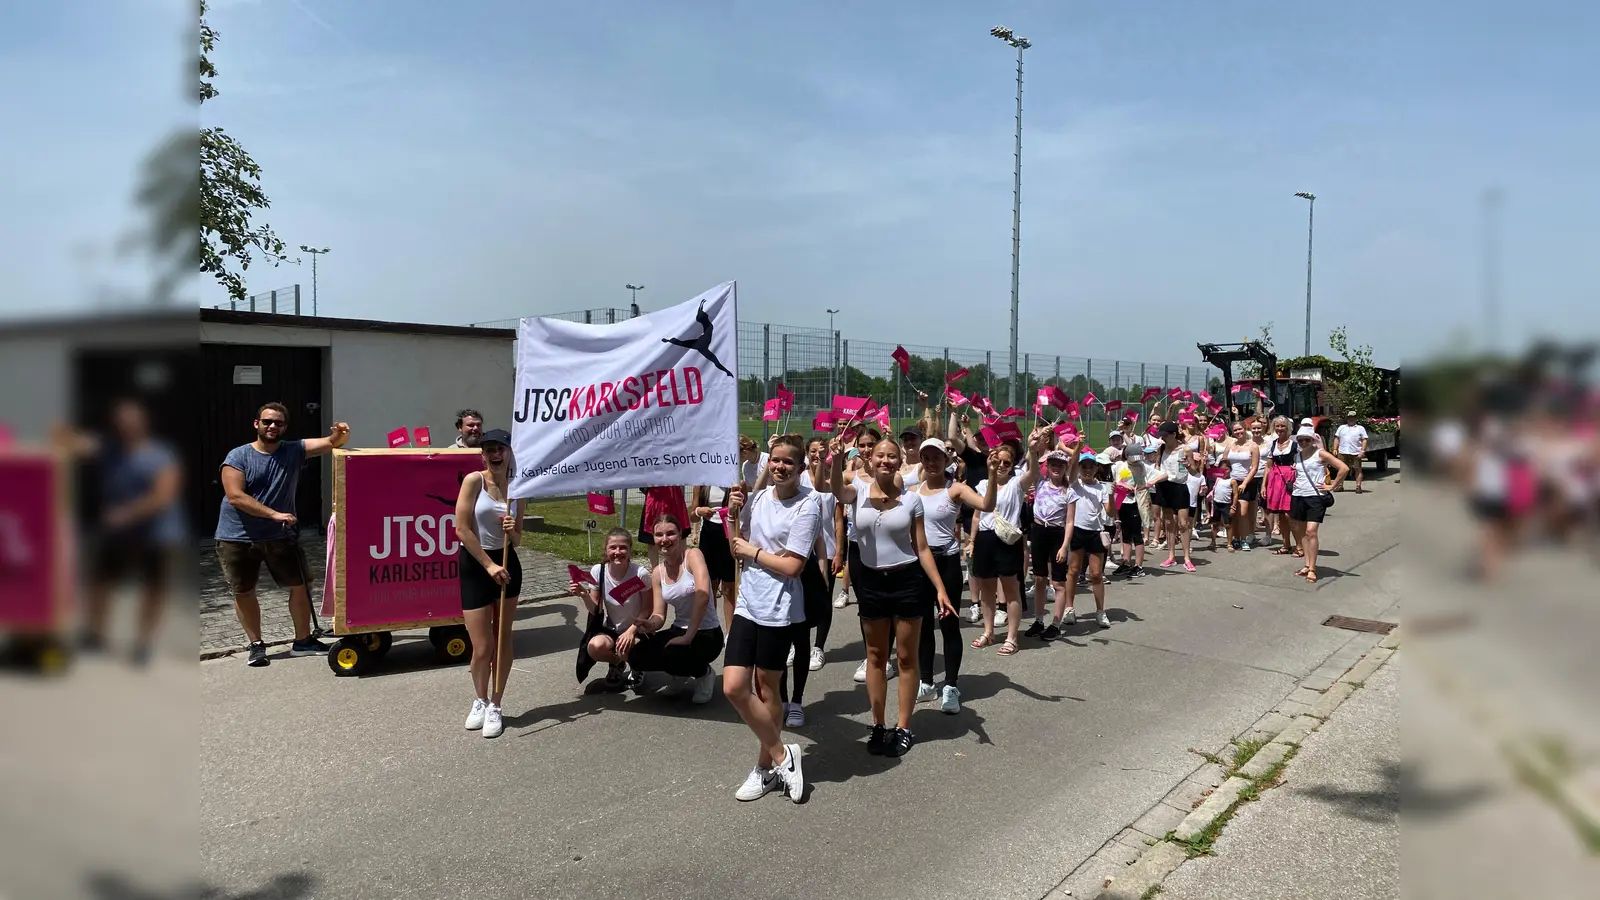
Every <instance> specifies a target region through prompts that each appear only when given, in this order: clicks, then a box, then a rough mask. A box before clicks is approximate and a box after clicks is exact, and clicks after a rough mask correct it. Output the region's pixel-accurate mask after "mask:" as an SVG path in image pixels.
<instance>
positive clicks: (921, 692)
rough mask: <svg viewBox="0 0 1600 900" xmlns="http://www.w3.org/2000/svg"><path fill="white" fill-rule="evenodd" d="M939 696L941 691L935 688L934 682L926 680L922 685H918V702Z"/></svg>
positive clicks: (924, 701)
mask: <svg viewBox="0 0 1600 900" xmlns="http://www.w3.org/2000/svg"><path fill="white" fill-rule="evenodd" d="M937 696H939V692H938V691H936V690H934V689H933V683H932V682H928V681H924V682H923V683H922V684H921V685H919V686H918V687H917V702H918V703H926V702H927V701H929V700H932V699H933V698H934V697H937Z"/></svg>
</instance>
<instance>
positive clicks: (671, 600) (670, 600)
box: [661, 562, 722, 631]
mask: <svg viewBox="0 0 1600 900" xmlns="http://www.w3.org/2000/svg"><path fill="white" fill-rule="evenodd" d="M661 599H662V600H663V601H665V602H666V604H667V605H668V606H670V607H672V627H673V628H688V627H689V620H690V619H691V618H693V617H694V573H693V572H690V571H689V566H688V564H687V562H685V563H684V564H683V565H681V566H679V567H678V580H677V581H668V580H667V564H666V563H662V564H661ZM721 627H722V623H721V622H719V621H717V604H715V603H711V602H707V603H706V612H705V615H704V616H702V617H701V619H700V630H701V631H705V630H707V629H709V628H721Z"/></svg>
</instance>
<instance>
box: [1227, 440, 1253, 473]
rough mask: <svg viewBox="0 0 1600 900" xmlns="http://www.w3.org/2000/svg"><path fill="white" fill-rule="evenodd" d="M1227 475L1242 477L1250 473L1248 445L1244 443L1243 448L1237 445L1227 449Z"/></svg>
mask: <svg viewBox="0 0 1600 900" xmlns="http://www.w3.org/2000/svg"><path fill="white" fill-rule="evenodd" d="M1228 467H1229V468H1228V477H1229V478H1236V479H1243V478H1244V477H1245V476H1246V475H1249V474H1250V447H1249V445H1246V446H1245V448H1244V449H1243V450H1240V449H1239V448H1238V447H1235V448H1233V449H1232V450H1230V451H1228Z"/></svg>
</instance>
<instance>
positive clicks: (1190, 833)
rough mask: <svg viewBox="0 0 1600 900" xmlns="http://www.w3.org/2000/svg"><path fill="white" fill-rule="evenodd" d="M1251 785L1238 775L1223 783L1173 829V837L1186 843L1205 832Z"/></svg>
mask: <svg viewBox="0 0 1600 900" xmlns="http://www.w3.org/2000/svg"><path fill="white" fill-rule="evenodd" d="M1249 785H1250V782H1249V781H1247V780H1245V779H1243V778H1240V777H1238V776H1237V775H1235V776H1233V777H1232V778H1229V779H1228V780H1227V781H1225V782H1223V783H1222V787H1219V788H1217V789H1216V790H1215V791H1213V792H1212V794H1211V796H1209V797H1207V798H1206V800H1205V802H1204V803H1202V804H1200V808H1199V809H1196V810H1195V811H1194V812H1192V813H1190V814H1189V815H1187V816H1185V817H1184V819H1183V821H1182V822H1180V823H1178V827H1177V828H1174V829H1173V835H1172V836H1173V837H1174V838H1176V839H1178V840H1180V841H1186V840H1188V839H1190V838H1192V837H1194V836H1195V835H1197V834H1199V833H1200V832H1202V831H1204V830H1205V828H1206V826H1207V825H1210V824H1211V823H1212V822H1213V821H1214V820H1215V819H1216V818H1217V816H1220V815H1222V814H1223V813H1225V812H1227V811H1228V807H1230V806H1232V805H1233V802H1234V801H1235V800H1238V799H1239V792H1240V791H1242V790H1244V789H1245V788H1246V787H1248V786H1249Z"/></svg>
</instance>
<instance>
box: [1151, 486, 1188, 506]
mask: <svg viewBox="0 0 1600 900" xmlns="http://www.w3.org/2000/svg"><path fill="white" fill-rule="evenodd" d="M1150 505H1152V506H1158V507H1160V508H1161V509H1170V510H1181V509H1188V508H1189V485H1188V483H1187V482H1184V483H1182V484H1179V483H1178V482H1176V481H1158V482H1156V483H1155V485H1153V486H1152V487H1151V489H1150Z"/></svg>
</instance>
